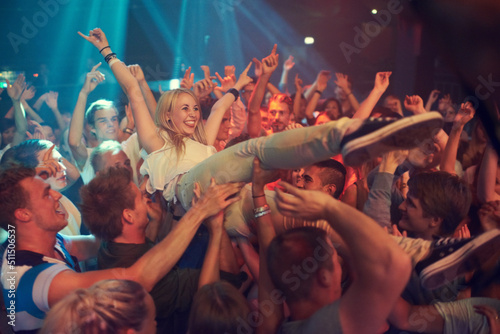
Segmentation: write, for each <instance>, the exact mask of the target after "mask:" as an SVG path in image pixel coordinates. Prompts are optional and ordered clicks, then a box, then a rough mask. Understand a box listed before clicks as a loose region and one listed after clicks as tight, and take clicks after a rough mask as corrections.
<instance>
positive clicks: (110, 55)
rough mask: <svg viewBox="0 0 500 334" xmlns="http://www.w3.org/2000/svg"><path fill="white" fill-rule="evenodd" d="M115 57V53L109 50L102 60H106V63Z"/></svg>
mask: <svg viewBox="0 0 500 334" xmlns="http://www.w3.org/2000/svg"><path fill="white" fill-rule="evenodd" d="M116 58H117V57H116V53H114V52H111V53H108V54H107V55H106V57H104V60H105V61H106V63H109V61H110V60H111V59H116Z"/></svg>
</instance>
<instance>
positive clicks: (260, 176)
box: [252, 157, 280, 191]
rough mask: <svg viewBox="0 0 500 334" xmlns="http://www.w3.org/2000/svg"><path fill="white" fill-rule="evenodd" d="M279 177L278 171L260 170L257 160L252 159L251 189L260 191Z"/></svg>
mask: <svg viewBox="0 0 500 334" xmlns="http://www.w3.org/2000/svg"><path fill="white" fill-rule="evenodd" d="M279 175H280V170H279V169H271V170H269V169H262V168H261V167H260V160H259V158H257V157H255V158H254V159H253V172H252V188H254V189H256V190H259V191H262V189H264V187H265V185H266V184H268V183H271V182H274V181H276V180H277V179H278V178H279Z"/></svg>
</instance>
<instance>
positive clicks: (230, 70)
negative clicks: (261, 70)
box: [224, 65, 236, 77]
mask: <svg viewBox="0 0 500 334" xmlns="http://www.w3.org/2000/svg"><path fill="white" fill-rule="evenodd" d="M235 73H236V67H235V66H234V65H226V66H224V76H225V77H229V76H231V75H234V76H236V74H235Z"/></svg>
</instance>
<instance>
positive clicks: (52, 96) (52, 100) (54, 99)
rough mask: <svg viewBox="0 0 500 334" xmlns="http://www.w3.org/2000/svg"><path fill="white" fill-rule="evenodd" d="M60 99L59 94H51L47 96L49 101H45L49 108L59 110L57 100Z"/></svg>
mask: <svg viewBox="0 0 500 334" xmlns="http://www.w3.org/2000/svg"><path fill="white" fill-rule="evenodd" d="M58 97H59V93H58V92H49V93H48V94H47V99H46V100H45V103H46V104H47V107H49V108H50V109H52V110H54V109H57V98H58Z"/></svg>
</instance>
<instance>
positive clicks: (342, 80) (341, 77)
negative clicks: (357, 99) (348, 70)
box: [334, 73, 351, 95]
mask: <svg viewBox="0 0 500 334" xmlns="http://www.w3.org/2000/svg"><path fill="white" fill-rule="evenodd" d="M335 77H336V78H337V80H335V81H334V82H335V84H336V85H337V86H338V87H339V88H340V89H342V90H343V91H344V93H345V94H346V95H349V94H350V93H351V90H350V89H349V77H348V76H347V75H345V74H342V73H335Z"/></svg>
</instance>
